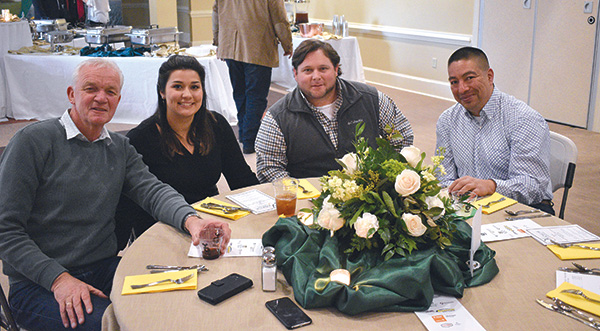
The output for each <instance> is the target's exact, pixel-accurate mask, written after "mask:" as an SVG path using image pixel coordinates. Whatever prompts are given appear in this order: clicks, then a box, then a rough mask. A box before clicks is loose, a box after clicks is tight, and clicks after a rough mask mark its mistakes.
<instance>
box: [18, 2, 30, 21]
mask: <svg viewBox="0 0 600 331" xmlns="http://www.w3.org/2000/svg"><path fill="white" fill-rule="evenodd" d="M31 3H32V0H21V12H20V13H19V17H27V13H28V12H29V8H31Z"/></svg>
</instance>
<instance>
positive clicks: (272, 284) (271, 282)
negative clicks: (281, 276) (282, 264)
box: [262, 253, 277, 292]
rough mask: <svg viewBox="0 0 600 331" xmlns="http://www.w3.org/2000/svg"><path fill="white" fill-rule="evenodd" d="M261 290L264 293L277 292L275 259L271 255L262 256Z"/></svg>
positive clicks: (273, 255)
mask: <svg viewBox="0 0 600 331" xmlns="http://www.w3.org/2000/svg"><path fill="white" fill-rule="evenodd" d="M262 289H263V291H266V292H274V291H275V290H277V259H276V257H275V254H273V253H264V254H263V256H262Z"/></svg>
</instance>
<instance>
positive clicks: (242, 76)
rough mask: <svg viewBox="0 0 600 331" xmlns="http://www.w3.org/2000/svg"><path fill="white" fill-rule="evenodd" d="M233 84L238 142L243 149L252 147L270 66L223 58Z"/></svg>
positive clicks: (268, 84) (264, 103)
mask: <svg viewBox="0 0 600 331" xmlns="http://www.w3.org/2000/svg"><path fill="white" fill-rule="evenodd" d="M225 62H226V63H227V66H228V67H229V79H230V80H231V85H232V86H233V99H234V100H235V106H236V108H237V111H238V114H237V118H238V127H239V133H240V142H241V143H242V144H243V145H244V149H245V150H248V149H252V150H253V149H254V140H255V139H256V134H257V133H258V128H259V126H260V121H261V119H262V116H263V114H264V112H265V110H266V108H267V95H269V87H270V86H271V70H272V68H269V67H265V66H260V65H256V64H250V63H244V62H239V61H234V60H229V59H228V60H225Z"/></svg>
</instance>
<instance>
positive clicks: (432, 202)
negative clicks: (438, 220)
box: [425, 195, 446, 216]
mask: <svg viewBox="0 0 600 331" xmlns="http://www.w3.org/2000/svg"><path fill="white" fill-rule="evenodd" d="M425 203H426V204H427V208H428V209H431V208H434V207H440V208H442V213H441V214H440V215H439V216H442V215H444V213H445V212H446V210H445V209H444V203H443V202H442V200H440V198H439V197H438V196H437V195H436V196H434V197H426V198H425Z"/></svg>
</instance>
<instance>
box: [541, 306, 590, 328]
mask: <svg viewBox="0 0 600 331" xmlns="http://www.w3.org/2000/svg"><path fill="white" fill-rule="evenodd" d="M535 301H537V303H538V304H540V306H542V307H544V308H546V309H548V310H551V311H554V312H557V313H559V314H563V315H565V316H568V317H570V318H572V319H574V320H576V321H578V322H580V323H583V324H585V325H587V326H589V327H591V328H593V329H595V330H600V327H598V326H596V325H594V323H590V322H589V321H586V320H583V319H581V318H579V317H578V316H577V315H575V314H573V313H570V312H568V311H565V310H563V309H561V308H560V307H558V306H556V305H553V304H550V303H547V302H545V301H543V300H540V299H536V300H535Z"/></svg>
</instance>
